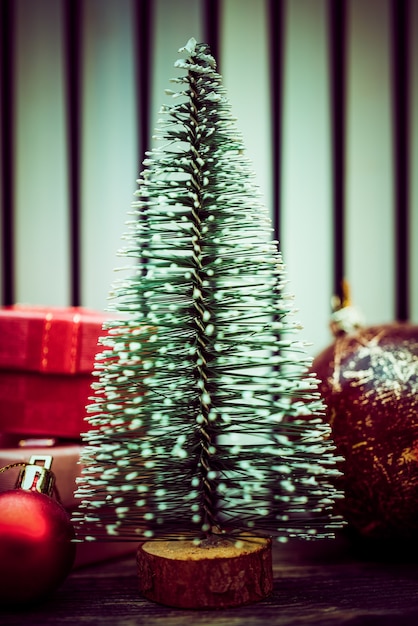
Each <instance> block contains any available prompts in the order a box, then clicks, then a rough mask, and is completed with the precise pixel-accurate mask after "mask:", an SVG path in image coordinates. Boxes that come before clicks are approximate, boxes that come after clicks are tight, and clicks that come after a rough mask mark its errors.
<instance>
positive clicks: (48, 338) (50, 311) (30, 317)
mask: <svg viewBox="0 0 418 626" xmlns="http://www.w3.org/2000/svg"><path fill="white" fill-rule="evenodd" d="M110 319H111V316H110V315H108V314H105V313H99V312H97V311H93V310H90V309H85V308H83V307H68V308H59V307H33V306H25V305H13V306H9V307H2V308H0V369H7V370H20V371H22V370H23V371H29V372H30V371H33V372H43V373H51V374H52V373H53V374H77V373H85V374H87V373H91V372H92V369H93V364H94V359H95V355H96V353H98V352H100V351H101V350H102V348H101V346H99V344H98V339H99V337H100V336H102V335H105V334H106V331H105V330H103V324H104V322H105V321H107V320H110Z"/></svg>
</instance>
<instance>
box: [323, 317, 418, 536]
mask: <svg viewBox="0 0 418 626" xmlns="http://www.w3.org/2000/svg"><path fill="white" fill-rule="evenodd" d="M312 369H313V371H314V372H316V374H317V376H318V378H319V379H320V387H319V389H320V392H321V394H322V396H323V398H324V400H325V402H326V405H327V408H326V416H327V419H328V421H329V423H330V425H331V429H332V434H333V438H334V441H335V445H336V448H337V452H339V453H340V454H341V455H342V456H343V457H344V461H342V462H341V464H340V469H341V471H342V476H341V477H340V478H339V479H338V486H339V487H340V488H341V489H342V490H343V492H344V498H343V499H342V500H340V501H339V502H338V504H337V509H338V512H339V513H341V514H342V515H343V516H344V517H345V518H346V520H347V522H348V524H349V527H350V526H351V527H352V528H353V529H354V530H355V531H356V532H358V533H359V534H360V535H361V536H362V537H366V538H374V539H395V540H409V539H414V540H416V537H417V531H418V326H413V325H410V324H387V325H380V326H374V327H369V328H362V329H360V330H357V331H356V332H353V333H350V334H344V333H342V334H340V335H338V336H337V337H336V339H335V342H334V343H333V344H332V345H330V346H329V347H328V348H327V349H326V350H324V351H323V352H322V353H321V354H320V355H318V356H317V357H316V358H315V359H314V362H313V367H312Z"/></svg>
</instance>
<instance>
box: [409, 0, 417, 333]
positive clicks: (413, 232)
mask: <svg viewBox="0 0 418 626" xmlns="http://www.w3.org/2000/svg"><path fill="white" fill-rule="evenodd" d="M410 41H411V47H410V71H411V103H410V111H411V114H410V116H411V119H410V124H411V164H410V182H411V189H410V193H411V198H410V201H411V206H410V215H411V227H410V289H411V320H412V321H413V322H414V323H415V324H418V176H417V172H418V2H417V0H414V2H412V3H411V20H410Z"/></svg>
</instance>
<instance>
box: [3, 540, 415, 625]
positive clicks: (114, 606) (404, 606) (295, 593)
mask: <svg viewBox="0 0 418 626" xmlns="http://www.w3.org/2000/svg"><path fill="white" fill-rule="evenodd" d="M274 578H275V584H274V592H273V594H272V595H271V596H270V597H269V598H268V599H267V600H265V601H263V602H260V603H258V604H253V605H249V606H244V607H238V608H234V609H226V610H218V611H186V610H180V609H172V608H169V607H164V606H159V605H157V604H154V603H152V602H149V601H147V600H144V599H143V598H141V596H140V595H139V593H138V591H137V582H136V568H135V558H134V557H129V558H124V559H122V560H117V561H114V562H108V563H105V564H102V565H98V566H94V567H88V568H84V569H80V570H77V571H74V572H73V573H72V574H71V576H70V577H69V578H68V579H67V581H66V582H65V583H64V584H63V585H62V587H61V588H60V589H59V590H58V591H57V592H56V594H55V595H54V597H53V598H51V599H50V600H49V601H48V602H46V603H44V604H43V605H41V606H39V607H37V608H32V609H31V610H29V611H24V612H4V611H3V612H0V623H2V624H7V626H16V625H22V626H23V625H24V624H25V625H26V626H49V625H54V626H55V625H56V624H60V625H64V626H65V625H66V624H67V625H71V626H73V625H80V626H83V625H84V624H86V625H87V624H88V625H90V626H91V625H96V624H97V625H98V626H99V625H100V626H107V625H108V626H134V625H137V624H147V625H149V626H158V625H160V624H164V626H183V624H185V623H187V620H189V622H190V620H192V623H193V625H197V626H205V625H209V624H210V625H211V626H255V625H256V624H269V626H297V625H303V626H310V625H315V626H337V625H339V626H344V625H347V626H355V625H360V624H362V625H366V624H376V625H378V626H386V625H388V626H389V625H390V626H393V625H396V626H401V625H404V624H411V626H412V625H414V624H416V623H418V565H417V564H416V562H402V561H400V562H385V561H384V560H380V561H379V562H377V561H376V562H371V561H368V560H360V559H358V557H357V556H356V557H354V555H353V554H352V553H351V551H350V547H349V546H348V545H346V544H344V545H343V546H342V547H341V544H339V543H338V542H335V543H333V542H326V543H322V544H319V545H316V546H313V545H311V544H309V545H306V544H305V545H303V546H301V544H300V542H298V543H296V544H293V543H290V544H288V545H287V546H284V547H277V548H275V552H274Z"/></svg>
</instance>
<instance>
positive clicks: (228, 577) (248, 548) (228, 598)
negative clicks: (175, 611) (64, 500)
mask: <svg viewBox="0 0 418 626" xmlns="http://www.w3.org/2000/svg"><path fill="white" fill-rule="evenodd" d="M137 566H138V580H139V590H140V592H141V593H142V595H143V596H144V597H146V598H148V599H149V600H153V601H154V602H158V603H160V604H165V605H167V606H173V607H180V608H190V609H193V608H195V609H197V608H207V609H211V608H213V609H217V608H226V607H233V606H239V605H242V604H249V603H252V602H258V601H260V600H262V599H264V598H266V597H267V596H268V595H269V594H270V593H271V592H272V590H273V568H272V556H271V539H268V538H262V537H251V538H250V539H246V540H244V539H240V540H239V541H238V542H237V541H236V540H228V539H219V540H217V541H216V542H213V543H209V542H208V543H206V544H205V545H200V546H199V545H196V544H195V543H193V541H189V540H179V541H148V542H145V543H142V544H140V546H139V548H138V552H137Z"/></svg>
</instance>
